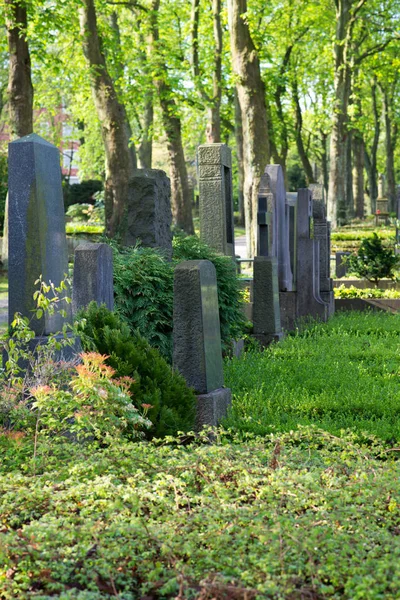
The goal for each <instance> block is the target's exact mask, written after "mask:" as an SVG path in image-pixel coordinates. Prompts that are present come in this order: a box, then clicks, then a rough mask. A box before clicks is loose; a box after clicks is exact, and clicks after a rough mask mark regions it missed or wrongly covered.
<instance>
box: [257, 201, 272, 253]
mask: <svg viewBox="0 0 400 600" xmlns="http://www.w3.org/2000/svg"><path fill="white" fill-rule="evenodd" d="M267 205H268V198H267V196H260V195H259V196H258V212H257V256H269V255H270V249H269V237H270V235H269V232H270V228H271V213H269V212H268V210H267Z"/></svg>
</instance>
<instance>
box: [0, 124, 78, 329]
mask: <svg viewBox="0 0 400 600" xmlns="http://www.w3.org/2000/svg"><path fill="white" fill-rule="evenodd" d="M8 188H9V209H8V210H9V213H8V231H9V241H8V244H9V246H8V248H9V252H8V254H9V290H8V293H9V321H10V323H11V321H12V320H13V318H14V313H16V312H18V313H21V314H22V315H23V316H25V317H28V318H29V319H30V320H31V324H30V326H31V328H32V329H33V330H34V331H35V333H36V334H38V335H48V334H50V333H55V332H57V331H60V330H61V329H62V326H63V323H64V318H63V317H62V316H61V315H60V314H55V315H53V316H49V315H45V317H44V318H43V319H40V320H37V319H36V318H32V315H33V313H32V310H33V309H34V308H35V302H34V300H33V294H34V292H35V290H37V289H38V285H37V284H35V281H36V280H37V279H38V278H39V276H40V275H42V277H43V280H44V281H45V282H46V283H48V282H50V281H51V282H53V283H54V284H55V285H56V286H58V285H59V284H60V282H61V281H62V280H63V279H64V276H65V274H67V273H68V256H67V242H66V236H65V216H64V201H63V194H62V186H61V167H60V153H59V151H58V149H57V148H56V147H55V146H53V145H52V144H49V143H48V142H46V141H45V140H43V139H42V138H40V137H39V136H38V135H36V134H31V135H28V136H26V137H23V138H20V139H18V140H16V141H14V142H11V143H10V144H9V154H8ZM62 308H67V306H63V307H62Z"/></svg>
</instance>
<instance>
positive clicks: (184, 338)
mask: <svg viewBox="0 0 400 600" xmlns="http://www.w3.org/2000/svg"><path fill="white" fill-rule="evenodd" d="M173 323H174V325H173V338H174V353H173V363H174V368H176V369H177V370H178V371H179V372H180V373H181V374H182V375H183V377H184V378H185V380H186V382H187V384H188V385H189V386H190V387H192V388H193V389H194V390H195V392H196V394H198V396H197V416H196V428H197V429H200V428H201V427H202V426H203V425H217V424H218V423H219V422H220V420H221V419H222V418H223V417H224V416H225V414H226V412H227V410H228V407H229V406H230V403H231V391H230V390H229V389H227V388H223V387H222V386H223V384H224V376H223V363H222V350H221V333H220V322H219V309H218V295H217V279H216V272H215V267H214V265H213V264H212V263H211V262H210V261H207V260H189V261H185V262H182V263H180V264H179V265H178V266H177V267H176V269H175V277H174V317H173Z"/></svg>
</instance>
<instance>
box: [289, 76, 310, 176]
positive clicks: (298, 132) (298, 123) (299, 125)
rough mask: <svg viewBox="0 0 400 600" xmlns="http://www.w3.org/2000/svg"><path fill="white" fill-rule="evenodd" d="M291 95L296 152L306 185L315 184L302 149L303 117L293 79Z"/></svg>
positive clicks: (295, 82) (295, 83)
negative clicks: (293, 109) (293, 110)
mask: <svg viewBox="0 0 400 600" xmlns="http://www.w3.org/2000/svg"><path fill="white" fill-rule="evenodd" d="M292 93H293V101H294V108H295V137H296V146H297V152H298V153H299V157H300V160H301V164H302V165H303V169H304V172H305V176H306V181H307V185H309V184H310V183H315V177H314V173H313V169H312V166H311V163H310V161H309V159H308V156H307V152H306V149H305V148H304V143H303V135H302V133H303V116H302V114H301V106H300V99H299V90H298V86H297V81H296V79H295V78H293V79H292Z"/></svg>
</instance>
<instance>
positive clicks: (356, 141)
mask: <svg viewBox="0 0 400 600" xmlns="http://www.w3.org/2000/svg"><path fill="white" fill-rule="evenodd" d="M353 165H354V166H353V197H354V203H355V216H356V217H357V219H364V139H363V136H362V133H361V132H360V131H354V133H353Z"/></svg>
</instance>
